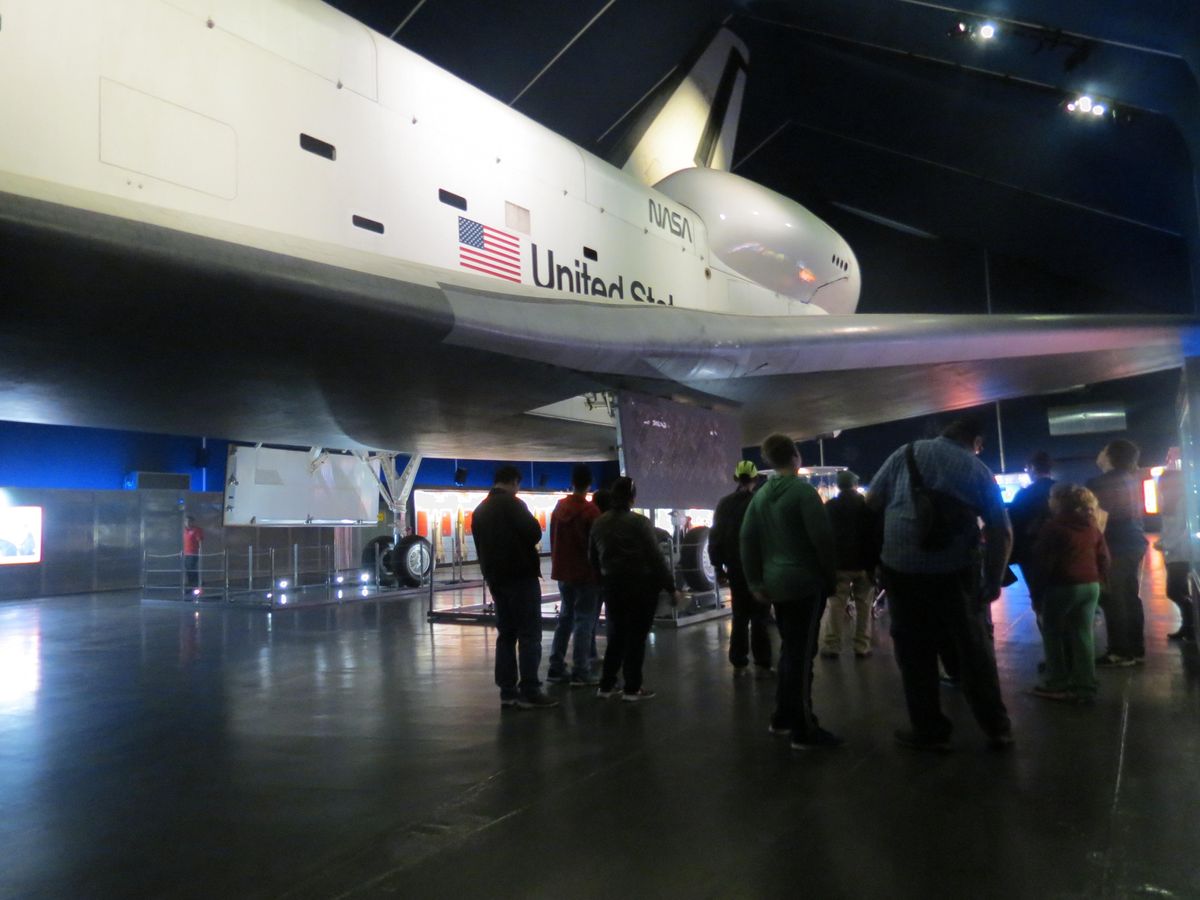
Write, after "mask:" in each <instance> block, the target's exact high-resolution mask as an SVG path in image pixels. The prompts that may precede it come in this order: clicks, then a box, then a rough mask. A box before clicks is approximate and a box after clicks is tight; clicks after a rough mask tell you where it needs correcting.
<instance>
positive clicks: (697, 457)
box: [617, 392, 742, 509]
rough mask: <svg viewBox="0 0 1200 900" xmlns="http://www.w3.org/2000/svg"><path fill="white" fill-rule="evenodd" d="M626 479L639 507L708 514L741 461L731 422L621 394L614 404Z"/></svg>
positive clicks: (718, 415) (697, 408) (677, 405)
mask: <svg viewBox="0 0 1200 900" xmlns="http://www.w3.org/2000/svg"><path fill="white" fill-rule="evenodd" d="M617 416H618V418H619V420H620V429H621V430H620V434H621V451H622V456H623V461H624V464H625V471H626V473H627V474H628V475H629V476H630V477H631V478H633V479H634V481H635V482H636V484H637V494H638V495H637V500H636V501H635V503H636V504H637V505H638V506H640V507H645V508H649V509H712V508H713V507H715V506H716V505H717V500H719V499H720V498H721V497H723V496H725V495H726V494H728V493H729V492H730V491H731V490H732V489H733V487H732V485H733V467H734V466H735V465H736V464H737V462H738V460H740V459H741V458H742V442H741V437H742V435H741V429H740V427H739V425H738V422H737V419H736V418H735V417H734V416H732V415H730V414H728V413H723V412H718V411H716V410H711V409H705V408H704V407H700V406H689V405H686V404H683V403H676V402H673V401H671V400H664V399H662V398H660V397H650V396H646V395H644V394H635V393H628V392H621V393H620V394H619V395H618V398H617Z"/></svg>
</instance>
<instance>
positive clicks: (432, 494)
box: [413, 488, 567, 565]
mask: <svg viewBox="0 0 1200 900" xmlns="http://www.w3.org/2000/svg"><path fill="white" fill-rule="evenodd" d="M487 495H488V491H481V490H465V489H456V488H449V489H447V488H436V489H435V488H419V489H417V490H414V491H413V512H414V514H415V525H414V527H415V530H416V533H417V534H418V535H420V536H421V537H423V538H425V539H426V540H428V541H429V543H430V544H432V545H433V554H434V558H435V559H436V560H437V563H438V565H444V564H447V563H453V562H463V563H468V562H475V561H477V560H478V559H479V555H478V553H476V551H475V537H474V535H473V534H472V532H471V516H472V515H473V514H474V512H475V507H477V506H479V504H480V503H482V502H483V501H484V498H485V497H487ZM565 496H567V495H566V494H565V493H563V492H560V491H521V492H520V493H519V494H518V495H517V497H518V499H519V500H521V502H523V503H524V504H525V505H526V506H527V507H529V511H530V512H531V513H533V516H534V518H535V519H537V521H538V525H539V526H541V529H542V539H541V541H540V542H539V543H538V552H539V553H549V552H550V515H551V513H553V512H554V507H555V505H556V504H557V503H558V501H559V500H561V499H562V498H563V497H565Z"/></svg>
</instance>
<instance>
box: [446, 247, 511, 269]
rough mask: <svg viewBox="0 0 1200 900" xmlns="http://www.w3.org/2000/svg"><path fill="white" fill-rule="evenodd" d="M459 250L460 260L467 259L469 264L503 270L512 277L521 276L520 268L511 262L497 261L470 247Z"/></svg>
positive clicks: (506, 260) (505, 260)
mask: <svg viewBox="0 0 1200 900" xmlns="http://www.w3.org/2000/svg"><path fill="white" fill-rule="evenodd" d="M460 250H461V252H460V254H459V257H460V258H461V259H469V260H470V261H471V262H473V263H477V264H478V265H481V266H493V267H495V268H497V269H503V270H504V271H506V272H510V273H512V274H513V275H520V274H521V267H520V266H519V265H517V264H514V263H513V262H512V260H508V259H497V258H495V257H492V256H489V255H488V254H486V253H480V252H479V251H478V250H475V249H474V248H472V247H461V248H460Z"/></svg>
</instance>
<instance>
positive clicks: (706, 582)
mask: <svg viewBox="0 0 1200 900" xmlns="http://www.w3.org/2000/svg"><path fill="white" fill-rule="evenodd" d="M708 533H709V529H708V528H707V526H701V527H700V528H693V529H692V530H691V531H689V532H687V533H686V534H685V535H684V536H683V540H682V541H681V542H680V544H679V570H680V572H682V573H683V580H684V581H685V582H687V586H688V587H690V588H691V589H692V590H693V591H696V592H697V593H705V592H707V591H711V590H713V588H715V587H716V586H717V573H716V571H715V570H714V569H713V565H712V563H711V562H710V561H709V559H708Z"/></svg>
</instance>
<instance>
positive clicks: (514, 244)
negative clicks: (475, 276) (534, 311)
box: [458, 216, 521, 284]
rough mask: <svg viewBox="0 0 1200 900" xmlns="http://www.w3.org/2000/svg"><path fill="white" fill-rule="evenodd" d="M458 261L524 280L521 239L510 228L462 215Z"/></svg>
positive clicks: (482, 269)
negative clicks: (483, 223)
mask: <svg viewBox="0 0 1200 900" xmlns="http://www.w3.org/2000/svg"><path fill="white" fill-rule="evenodd" d="M458 264H459V265H460V266H462V267H463V268H464V269H471V270H472V271H474V272H482V273H483V274H485V275H494V276H496V277H497V278H503V279H504V280H505V281H515V282H516V283H517V284H520V283H521V240H520V238H518V237H517V236H516V235H512V234H509V233H508V232H506V231H501V230H500V229H498V228H491V227H489V226H487V225H481V224H479V223H478V222H475V221H473V220H471V219H468V218H466V217H465V216H459V217H458Z"/></svg>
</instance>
